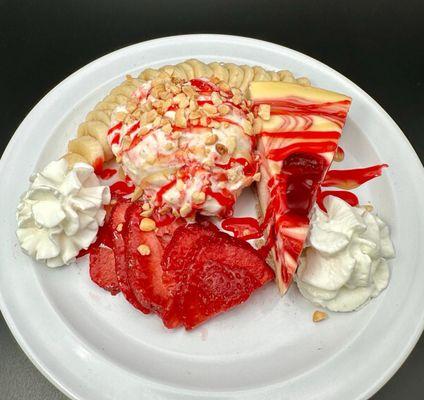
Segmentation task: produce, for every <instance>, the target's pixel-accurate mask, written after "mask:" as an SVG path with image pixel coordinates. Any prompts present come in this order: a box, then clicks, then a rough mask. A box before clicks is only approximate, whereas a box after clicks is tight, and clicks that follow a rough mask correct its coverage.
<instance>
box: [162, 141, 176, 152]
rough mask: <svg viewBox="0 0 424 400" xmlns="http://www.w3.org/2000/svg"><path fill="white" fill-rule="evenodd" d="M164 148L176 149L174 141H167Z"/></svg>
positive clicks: (167, 149) (168, 149)
mask: <svg viewBox="0 0 424 400" xmlns="http://www.w3.org/2000/svg"><path fill="white" fill-rule="evenodd" d="M164 149H165V150H166V151H171V150H173V149H174V144H173V143H172V142H167V143H165V146H164Z"/></svg>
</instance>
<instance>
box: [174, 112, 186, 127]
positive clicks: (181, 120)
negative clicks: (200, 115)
mask: <svg viewBox="0 0 424 400" xmlns="http://www.w3.org/2000/svg"><path fill="white" fill-rule="evenodd" d="M175 126H177V127H178V128H186V127H187V120H186V117H185V114H184V110H182V109H179V110H177V111H176V112H175Z"/></svg>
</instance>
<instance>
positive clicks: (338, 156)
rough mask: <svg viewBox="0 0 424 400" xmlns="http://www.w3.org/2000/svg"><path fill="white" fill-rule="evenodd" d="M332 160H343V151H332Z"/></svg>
mask: <svg viewBox="0 0 424 400" xmlns="http://www.w3.org/2000/svg"><path fill="white" fill-rule="evenodd" d="M333 160H334V161H336V162H340V161H343V160H344V153H343V152H342V151H336V152H335V153H334V158H333Z"/></svg>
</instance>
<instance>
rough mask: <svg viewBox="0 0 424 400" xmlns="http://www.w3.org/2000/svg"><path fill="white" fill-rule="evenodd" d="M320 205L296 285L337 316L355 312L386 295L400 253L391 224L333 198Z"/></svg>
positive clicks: (312, 221) (308, 296)
mask: <svg viewBox="0 0 424 400" xmlns="http://www.w3.org/2000/svg"><path fill="white" fill-rule="evenodd" d="M324 205H325V207H326V209H327V213H325V212H323V211H322V210H321V209H320V208H319V207H318V206H315V208H314V210H313V214H312V218H311V229H310V232H309V236H308V240H307V242H306V246H307V247H306V248H305V250H304V253H303V256H302V257H301V260H300V265H299V268H298V271H297V275H296V282H297V285H298V287H299V290H300V292H301V293H302V295H303V296H304V297H306V298H307V299H308V300H310V301H312V302H313V303H315V304H318V305H320V306H322V307H326V308H328V309H329V310H331V311H341V312H347V311H353V310H356V309H358V308H359V307H361V306H363V305H364V304H366V303H367V302H368V301H369V300H370V299H372V298H373V297H376V296H378V294H380V292H381V291H382V290H384V289H385V288H386V287H387V285H388V283H389V279H390V272H389V267H388V263H387V259H389V258H393V257H394V256H395V252H394V249H393V244H392V242H391V240H390V234H389V229H388V227H387V225H386V224H385V223H384V222H383V221H382V220H381V219H380V218H379V217H377V216H376V215H373V214H372V213H370V212H368V211H367V210H366V209H365V208H364V207H352V206H350V205H349V204H348V203H346V202H345V201H343V200H341V199H339V198H337V197H334V196H328V197H326V198H325V199H324Z"/></svg>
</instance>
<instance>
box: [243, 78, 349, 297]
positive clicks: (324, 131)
mask: <svg viewBox="0 0 424 400" xmlns="http://www.w3.org/2000/svg"><path fill="white" fill-rule="evenodd" d="M250 98H251V100H252V101H253V109H254V112H255V113H258V112H259V113H260V111H261V108H262V109H263V108H264V107H268V106H270V117H269V118H268V119H267V120H266V121H264V122H263V126H262V132H261V133H260V134H259V138H258V151H259V153H260V154H261V157H262V160H261V161H262V162H261V166H260V172H261V176H262V179H261V181H260V182H259V184H258V186H257V190H258V197H259V203H260V207H261V210H262V213H263V216H264V221H263V226H264V227H265V234H266V238H267V239H266V244H265V246H264V248H263V249H262V252H263V254H264V255H265V254H267V253H269V259H270V263H271V265H272V266H273V267H274V270H275V275H276V282H277V284H278V287H279V290H280V292H281V294H284V293H285V292H286V291H287V289H288V287H289V286H290V283H291V282H292V280H293V275H294V274H295V272H296V269H297V264H298V259H299V256H300V254H301V252H302V249H303V245H304V242H305V239H306V236H307V233H308V228H309V223H310V220H309V216H310V212H311V209H312V206H313V205H314V203H315V201H316V197H317V194H318V192H319V190H320V187H321V184H322V183H323V180H324V177H325V176H326V174H327V171H328V169H329V167H330V165H331V162H332V161H333V157H334V155H335V152H336V151H337V147H338V141H339V138H340V136H341V132H342V128H343V126H344V124H345V121H346V116H347V113H348V110H349V107H350V104H351V99H350V98H349V97H347V96H344V95H341V94H338V93H335V92H330V91H327V90H322V89H318V88H313V87H303V86H299V85H295V84H288V83H281V84H280V83H275V82H272V83H271V82H252V84H251V86H250ZM263 105H266V106H263Z"/></svg>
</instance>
